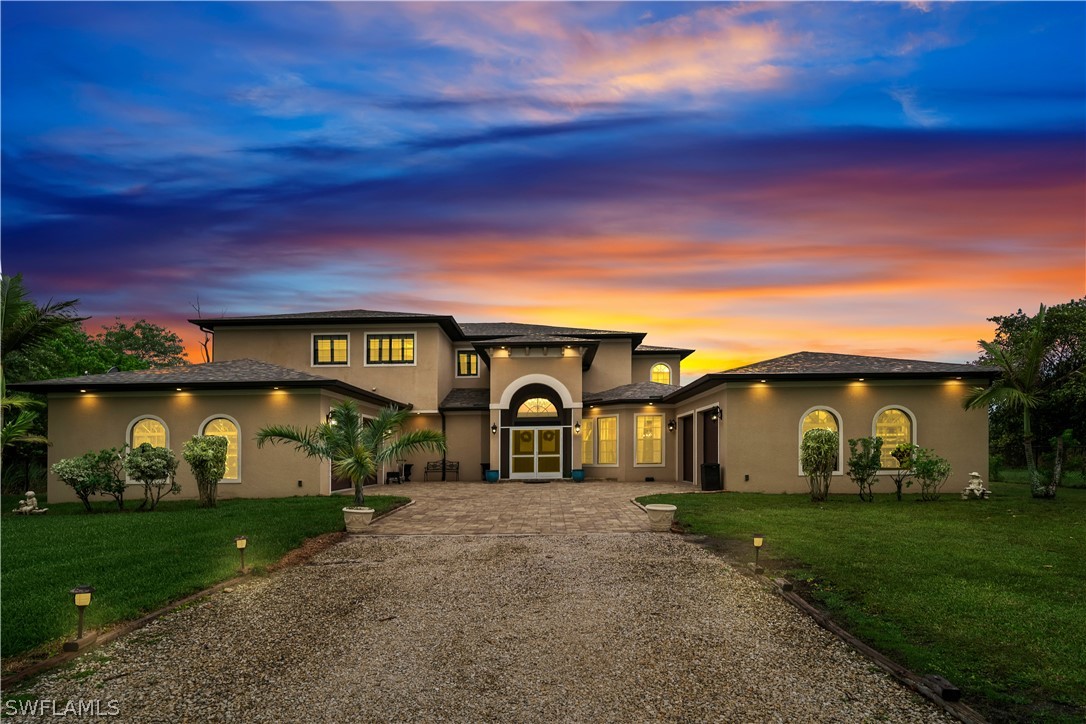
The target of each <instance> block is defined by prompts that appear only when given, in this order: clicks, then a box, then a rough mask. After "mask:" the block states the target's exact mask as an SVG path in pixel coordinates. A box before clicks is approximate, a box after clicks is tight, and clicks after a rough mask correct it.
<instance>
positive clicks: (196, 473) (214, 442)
mask: <svg viewBox="0 0 1086 724" xmlns="http://www.w3.org/2000/svg"><path fill="white" fill-rule="evenodd" d="M228 445H229V443H228V442H227V441H226V438H225V437H221V436H219V435H193V436H192V438H190V439H189V440H186V441H185V446H184V448H183V449H182V450H181V455H182V457H184V458H185V462H187V463H188V464H189V467H190V468H192V476H193V477H194V478H196V488H197V489H198V490H199V491H200V507H201V508H214V507H215V494H216V493H217V492H218V487H219V481H220V480H222V479H223V476H224V475H226V449H227V447H228Z"/></svg>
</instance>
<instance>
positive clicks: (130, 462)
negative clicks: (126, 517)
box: [124, 442, 181, 510]
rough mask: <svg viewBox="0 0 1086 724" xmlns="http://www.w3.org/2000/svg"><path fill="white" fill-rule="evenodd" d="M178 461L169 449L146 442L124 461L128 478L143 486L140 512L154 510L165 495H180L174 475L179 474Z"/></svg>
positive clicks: (179, 488) (179, 487)
mask: <svg viewBox="0 0 1086 724" xmlns="http://www.w3.org/2000/svg"><path fill="white" fill-rule="evenodd" d="M177 465H178V460H177V457H176V456H174V454H173V450H170V449H169V448H167V447H154V446H153V445H151V443H148V442H145V443H143V444H142V445H140V446H139V447H138V448H136V449H135V450H132V451H131V452H129V453H128V455H127V456H126V457H125V459H124V469H125V472H127V473H128V476H129V477H130V478H132V479H133V480H134V481H136V482H137V483H141V484H142V485H143V502H142V503H140V507H139V509H140V510H143V509H144V508H146V507H147V506H150V509H151V510H154V509H155V508H156V507H157V506H158V501H159V500H161V499H162V496H163V495H169V494H171V493H180V492H181V486H180V485H178V484H177V480H176V479H175V478H174V473H176V472H177Z"/></svg>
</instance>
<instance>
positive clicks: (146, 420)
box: [128, 417, 169, 449]
mask: <svg viewBox="0 0 1086 724" xmlns="http://www.w3.org/2000/svg"><path fill="white" fill-rule="evenodd" d="M168 432H169V431H168V430H167V429H166V423H164V422H163V421H162V420H160V419H158V418H157V417H141V418H138V419H137V420H136V421H135V422H133V423H132V425H131V426H130V427H129V432H128V444H129V445H130V446H132V448H133V449H135V448H138V447H139V446H140V445H142V444H143V443H145V442H149V443H151V445H153V446H154V447H169V437H168Z"/></svg>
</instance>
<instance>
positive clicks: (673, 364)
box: [630, 354, 682, 385]
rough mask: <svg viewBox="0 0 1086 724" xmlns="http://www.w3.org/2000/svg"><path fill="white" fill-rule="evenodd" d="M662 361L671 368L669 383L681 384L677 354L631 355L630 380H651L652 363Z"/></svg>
mask: <svg viewBox="0 0 1086 724" xmlns="http://www.w3.org/2000/svg"><path fill="white" fill-rule="evenodd" d="M661 362H662V363H664V364H666V365H667V366H668V367H670V368H671V384H673V385H681V384H682V382H681V381H680V380H681V374H680V370H679V365H680V361H679V355H672V356H667V355H652V356H646V355H640V354H639V355H635V356H634V357H633V379H632V380H630V381H631V382H646V381H651V380H652V367H653V365H656V364H659V363H661Z"/></svg>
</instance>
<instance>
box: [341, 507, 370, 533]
mask: <svg viewBox="0 0 1086 724" xmlns="http://www.w3.org/2000/svg"><path fill="white" fill-rule="evenodd" d="M373 512H374V511H373V508H344V509H343V522H344V523H345V524H346V525H347V532H348V533H365V532H366V527H367V526H369V524H370V521H371V520H373Z"/></svg>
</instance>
